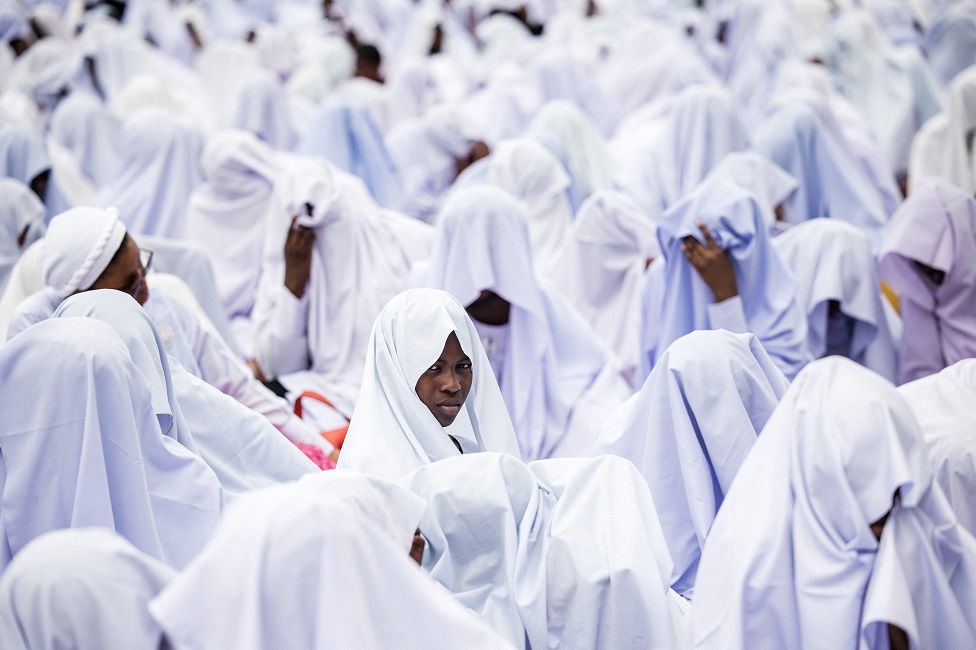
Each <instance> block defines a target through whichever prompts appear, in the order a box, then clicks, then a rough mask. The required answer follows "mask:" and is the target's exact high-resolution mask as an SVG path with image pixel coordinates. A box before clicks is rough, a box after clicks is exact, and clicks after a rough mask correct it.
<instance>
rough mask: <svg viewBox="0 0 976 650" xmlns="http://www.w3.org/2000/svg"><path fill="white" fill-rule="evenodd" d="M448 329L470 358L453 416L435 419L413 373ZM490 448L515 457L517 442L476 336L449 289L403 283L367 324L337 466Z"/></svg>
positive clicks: (435, 351)
mask: <svg viewBox="0 0 976 650" xmlns="http://www.w3.org/2000/svg"><path fill="white" fill-rule="evenodd" d="M451 332H454V333H455V334H456V335H457V337H458V341H459V342H460V343H461V349H462V350H464V352H465V353H466V354H467V355H468V358H469V359H471V362H472V366H473V373H474V377H473V379H472V382H471V392H470V393H469V394H468V398H467V401H466V402H465V407H464V409H463V410H462V412H461V413H460V414H459V415H458V418H457V420H456V421H455V423H454V424H452V425H451V426H449V427H446V428H444V427H441V425H440V424H439V423H438V422H437V420H436V419H435V418H434V416H433V414H431V412H430V410H429V409H428V408H427V407H426V406H425V405H424V404H423V403H422V402H421V401H420V398H419V397H417V391H416V385H417V380H418V379H420V376H421V375H422V374H423V373H424V371H425V370H427V368H429V367H430V366H431V365H432V364H433V363H434V362H435V361H436V360H437V358H438V357H439V356H440V354H441V351H442V350H443V349H444V343H445V342H446V340H447V337H448V336H449V335H450V334H451ZM448 436H452V437H453V438H454V439H455V440H457V441H458V444H460V445H461V448H462V450H464V452H465V453H470V452H477V451H496V452H501V453H505V454H510V455H513V456H515V457H518V455H519V451H518V443H517V442H516V440H515V432H514V431H513V430H512V423H511V421H510V420H509V418H508V411H507V410H506V408H505V402H504V400H503V399H502V395H501V391H499V389H498V382H496V381H495V376H494V375H493V374H492V371H491V365H490V364H489V362H488V358H487V357H486V356H485V351H484V348H483V347H482V345H481V339H479V338H478V332H477V330H475V328H474V324H473V323H472V322H471V319H470V318H469V317H468V315H467V313H465V311H464V308H463V307H462V306H461V305H460V304H458V301H457V300H456V299H455V298H453V297H452V296H451V295H450V294H448V293H445V292H443V291H435V290H432V289H414V290H410V291H405V292H403V293H401V294H400V295H398V296H396V297H395V298H393V300H391V301H390V302H389V303H388V304H387V305H386V307H384V308H383V311H382V312H380V315H379V316H378V317H377V318H376V324H375V325H374V326H373V335H372V339H371V340H370V342H369V349H368V351H367V352H366V370H365V372H364V374H363V384H362V389H361V392H360V395H359V400H358V401H357V403H356V411H355V413H353V417H352V423H351V424H350V426H349V432H348V433H347V435H346V442H345V443H344V444H343V447H342V455H341V456H340V457H339V463H340V466H341V467H348V468H351V469H355V470H359V471H362V472H366V473H368V474H376V475H379V476H386V477H391V478H396V477H400V476H403V475H405V474H408V473H409V472H411V471H413V470H414V469H416V468H417V467H421V466H423V465H427V464H430V463H432V462H435V461H438V460H440V459H442V458H449V457H452V456H456V455H457V454H458V451H457V448H456V447H455V446H454V443H452V442H451V440H450V439H449V438H448Z"/></svg>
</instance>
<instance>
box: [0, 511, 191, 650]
mask: <svg viewBox="0 0 976 650" xmlns="http://www.w3.org/2000/svg"><path fill="white" fill-rule="evenodd" d="M175 575H176V572H175V571H174V570H173V569H171V568H169V567H168V566H166V565H165V564H163V563H162V562H160V561H159V560H157V559H155V558H153V557H150V556H148V555H146V554H145V553H142V552H140V551H139V549H137V548H135V547H134V546H132V544H130V543H129V542H127V541H126V540H125V539H124V538H122V537H119V536H118V535H116V534H115V533H113V532H112V531H110V530H107V529H104V528H79V529H75V530H57V531H53V532H50V533H46V534H44V535H41V536H40V537H38V538H37V539H35V540H34V541H33V542H31V543H30V544H28V545H27V547H26V548H25V549H24V550H23V551H21V552H20V553H19V554H18V555H17V557H16V558H14V561H13V562H11V563H10V566H9V567H8V568H7V570H6V571H5V572H4V574H3V577H2V578H0V639H3V642H4V648H8V649H9V650H56V649H57V648H79V649H84V648H128V649H130V650H157V649H158V648H159V642H160V638H161V637H162V635H163V631H162V629H160V627H159V625H158V624H157V623H156V622H155V621H154V620H152V618H151V617H150V616H149V610H148V609H147V605H149V601H150V600H152V599H153V598H154V597H155V596H156V594H158V593H159V592H160V591H161V590H162V588H163V587H164V586H166V583H168V582H169V581H170V580H172V579H173V577H174V576H175Z"/></svg>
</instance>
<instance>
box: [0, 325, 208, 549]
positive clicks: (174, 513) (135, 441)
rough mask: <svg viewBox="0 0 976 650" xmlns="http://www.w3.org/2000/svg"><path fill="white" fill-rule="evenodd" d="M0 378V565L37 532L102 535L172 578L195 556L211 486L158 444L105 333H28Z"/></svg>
mask: <svg viewBox="0 0 976 650" xmlns="http://www.w3.org/2000/svg"><path fill="white" fill-rule="evenodd" d="M51 350H57V351H58V354H56V355H52V354H51ZM0 376H2V377H3V378H4V390H3V392H2V395H0V453H2V454H3V479H2V491H3V510H2V511H0V529H2V530H0V532H2V533H3V534H2V535H0V540H4V542H3V543H2V544H0V564H2V565H4V566H5V565H6V564H7V563H8V562H9V561H10V559H11V557H13V555H15V554H16V553H18V552H19V551H20V550H21V549H22V548H24V546H26V545H27V543H28V542H29V541H31V540H32V539H34V538H35V537H38V536H39V535H41V534H43V533H45V532H48V531H51V530H55V529H58V528H77V527H83V526H104V527H107V528H111V529H113V530H115V531H116V532H118V533H119V534H120V535H122V536H123V537H125V538H126V539H127V540H128V541H129V542H131V543H132V544H133V545H134V546H135V547H136V548H138V549H139V550H140V551H142V552H144V553H147V554H148V555H151V556H152V557H154V558H156V559H159V560H162V561H163V562H166V563H167V564H169V565H170V566H173V567H177V568H180V567H183V566H185V565H186V563H187V562H189V560H190V559H191V558H192V557H193V556H194V555H195V554H196V553H197V552H199V551H200V549H201V548H203V545H204V543H205V542H206V540H207V539H208V538H209V536H210V534H211V532H212V531H213V529H214V527H215V526H216V524H217V520H218V518H219V517H220V509H221V491H220V484H219V482H218V481H217V477H216V476H215V475H214V473H213V471H212V470H211V469H210V468H209V467H207V465H206V464H205V463H204V462H203V461H202V460H201V459H200V458H199V457H197V456H196V455H195V454H193V453H192V452H190V451H189V450H187V449H186V448H185V447H184V446H183V445H181V444H180V443H179V442H177V441H176V440H175V439H174V438H170V437H168V436H165V435H163V434H162V432H161V431H160V428H159V421H158V420H157V419H156V416H155V414H154V412H153V408H152V393H151V391H150V388H149V386H148V385H147V384H146V381H145V379H144V377H143V375H142V373H141V372H140V371H139V370H138V369H137V368H136V366H135V365H134V364H133V362H132V361H131V359H130V354H129V351H128V350H127V349H126V347H125V344H124V343H123V342H122V340H121V339H119V337H118V336H117V335H116V334H115V332H114V331H112V328H110V327H109V326H108V325H105V324H104V323H99V322H96V321H93V320H90V319H85V318H70V319H69V318H65V319H53V320H47V321H44V322H41V323H38V324H37V325H34V326H33V327H31V328H29V329H28V330H26V331H24V332H22V333H20V334H18V335H17V336H16V337H15V338H14V339H13V340H11V341H9V342H7V344H6V345H4V346H3V347H2V348H0ZM42 487H43V489H42ZM55 487H56V488H57V489H55Z"/></svg>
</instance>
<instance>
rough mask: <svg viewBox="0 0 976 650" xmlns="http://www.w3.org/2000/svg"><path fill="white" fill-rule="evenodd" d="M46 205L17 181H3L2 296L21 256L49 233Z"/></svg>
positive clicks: (0, 216) (0, 219)
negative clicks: (45, 217) (46, 220)
mask: <svg viewBox="0 0 976 650" xmlns="http://www.w3.org/2000/svg"><path fill="white" fill-rule="evenodd" d="M44 215H45V210H44V204H43V203H41V202H40V200H39V199H38V198H37V195H36V194H34V192H32V191H31V189H30V188H29V187H27V186H26V185H24V184H23V183H21V182H20V181H18V180H17V179H14V178H0V295H2V294H3V292H4V290H5V289H6V286H7V282H8V280H9V279H10V276H11V274H12V273H13V269H14V265H15V264H16V263H17V261H18V260H19V259H20V256H21V254H22V253H23V252H24V251H26V250H27V248H28V247H29V246H30V245H31V244H32V243H34V242H35V241H37V240H38V239H39V238H40V237H41V236H42V235H44V231H45V229H46V225H45V222H44Z"/></svg>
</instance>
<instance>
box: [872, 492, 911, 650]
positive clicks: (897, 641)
mask: <svg viewBox="0 0 976 650" xmlns="http://www.w3.org/2000/svg"><path fill="white" fill-rule="evenodd" d="M898 500H899V496H898V493H897V492H895V497H894V499H893V503H898ZM889 516H891V510H889V511H888V512H886V513H884V516H882V517H881V519H878V520H877V521H876V522H874V523H872V524H871V533H872V534H873V535H874V538H875V539H876V540H878V541H879V542H880V541H881V534H882V533H883V532H884V527H885V524H886V523H888V517H889ZM888 644H889V646H890V647H891V650H908V649H909V648H910V647H911V644H910V643H909V642H908V634H906V633H905V630H903V629H901V628H900V627H898V626H896V625H891V624H890V623H889V624H888Z"/></svg>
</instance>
